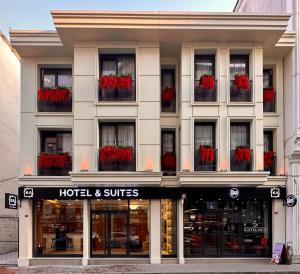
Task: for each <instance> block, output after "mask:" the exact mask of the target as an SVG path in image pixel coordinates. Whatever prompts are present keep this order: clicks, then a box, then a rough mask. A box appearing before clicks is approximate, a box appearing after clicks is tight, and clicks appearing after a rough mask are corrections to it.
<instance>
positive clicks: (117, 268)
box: [0, 262, 300, 274]
mask: <svg viewBox="0 0 300 274" xmlns="http://www.w3.org/2000/svg"><path fill="white" fill-rule="evenodd" d="M0 273H1V274H15V273H16V274H38V273H47V274H60V273H64V274H75V273H106V274H112V273H127V274H128V273H152V274H154V273H165V274H167V273H169V274H171V273H227V274H229V273H240V274H243V273H248V274H254V273H265V274H269V273H276V274H280V273H283V274H287V273H300V265H270V264H269V263H266V262H262V263H217V264H216V263H203V264H186V265H177V264H165V265H109V266H108V265H104V266H87V267H81V266H76V267H75V266H74V267H62V266H61V267H60V266H56V267H55V266H49V267H47V266H44V267H26V268H20V269H17V268H0Z"/></svg>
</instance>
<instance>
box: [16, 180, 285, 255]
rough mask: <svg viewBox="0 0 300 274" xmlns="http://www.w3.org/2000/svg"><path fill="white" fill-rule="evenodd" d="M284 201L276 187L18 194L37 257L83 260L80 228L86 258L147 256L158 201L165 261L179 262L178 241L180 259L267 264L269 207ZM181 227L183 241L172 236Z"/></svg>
mask: <svg viewBox="0 0 300 274" xmlns="http://www.w3.org/2000/svg"><path fill="white" fill-rule="evenodd" d="M285 197H286V192H285V188H278V187H274V188H248V187H227V188H194V187H193V188H192V187H191V188H187V187H185V188H183V187H178V188H161V187H102V186H101V187H84V186H82V187H81V186H80V187H26V186H23V187H20V188H19V198H20V200H21V206H22V200H23V199H31V200H32V207H33V255H34V257H41V256H43V257H44V256H48V257H70V256H71V257H72V256H79V257H81V256H82V254H83V241H85V236H83V223H84V222H85V221H89V222H90V226H89V227H90V232H89V234H90V235H89V237H90V254H91V257H139V256H142V257H149V246H150V244H151V242H150V241H151V239H150V222H151V218H150V210H151V206H150V204H151V200H160V201H161V202H160V204H161V211H160V212H157V214H160V215H161V228H160V231H161V238H162V239H161V252H162V257H176V256H177V254H178V250H177V247H178V246H179V245H178V239H180V238H182V239H183V240H184V245H183V246H184V256H185V257H268V256H270V255H271V253H272V201H273V200H274V199H277V200H278V199H279V200H282V199H285ZM84 201H87V203H88V204H89V210H90V214H89V218H86V216H84V210H83V202H84ZM179 207H180V208H181V210H183V214H181V215H179V214H178V212H179V211H178V209H179ZM179 216H183V222H178V217H179ZM178 223H183V226H184V227H183V230H182V229H181V230H180V231H183V234H184V235H183V237H178V235H177V233H178V231H179V230H178Z"/></svg>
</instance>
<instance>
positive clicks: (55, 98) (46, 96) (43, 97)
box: [37, 87, 70, 103]
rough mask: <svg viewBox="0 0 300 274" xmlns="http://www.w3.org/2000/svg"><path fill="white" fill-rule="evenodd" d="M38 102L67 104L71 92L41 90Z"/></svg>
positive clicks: (66, 90) (60, 89) (66, 89)
mask: <svg viewBox="0 0 300 274" xmlns="http://www.w3.org/2000/svg"><path fill="white" fill-rule="evenodd" d="M37 96H38V101H40V102H42V101H45V102H53V103H65V102H67V101H68V100H69V98H70V90H69V89H68V88H60V87H58V88H55V89H50V88H40V89H39V90H38V95H37Z"/></svg>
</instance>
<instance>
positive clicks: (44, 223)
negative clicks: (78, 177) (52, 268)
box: [33, 200, 83, 256]
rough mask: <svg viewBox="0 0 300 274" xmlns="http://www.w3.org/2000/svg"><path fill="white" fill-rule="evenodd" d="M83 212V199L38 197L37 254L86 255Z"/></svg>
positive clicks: (36, 208)
mask: <svg viewBox="0 0 300 274" xmlns="http://www.w3.org/2000/svg"><path fill="white" fill-rule="evenodd" d="M82 212H83V203H82V201H74V200H72V201H71V200H64V201H62V200H38V201H35V202H34V225H35V226H34V248H33V250H34V256H66V255H69V256H78V255H82V250H83V233H82V230H83V225H82Z"/></svg>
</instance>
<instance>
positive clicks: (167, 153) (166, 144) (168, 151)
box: [161, 129, 176, 176]
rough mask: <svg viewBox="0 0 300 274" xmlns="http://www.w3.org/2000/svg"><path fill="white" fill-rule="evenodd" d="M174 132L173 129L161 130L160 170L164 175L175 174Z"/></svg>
mask: <svg viewBox="0 0 300 274" xmlns="http://www.w3.org/2000/svg"><path fill="white" fill-rule="evenodd" d="M175 136H176V132H175V130H173V129H163V130H162V131H161V170H162V171H163V174H164V175H167V176H168V175H170V176H173V175H175V174H176V150H175V143H176V137H175Z"/></svg>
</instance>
